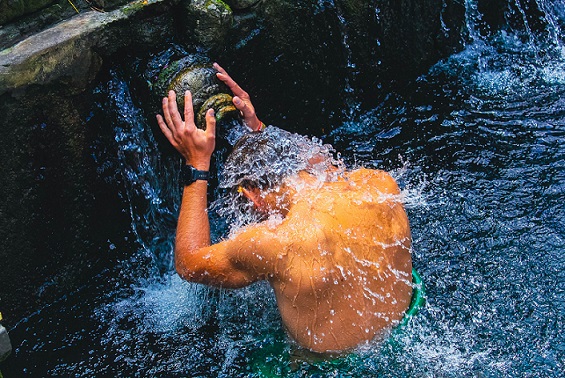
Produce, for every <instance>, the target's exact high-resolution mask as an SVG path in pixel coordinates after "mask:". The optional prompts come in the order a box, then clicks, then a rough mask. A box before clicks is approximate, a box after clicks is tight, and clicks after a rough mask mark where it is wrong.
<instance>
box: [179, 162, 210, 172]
mask: <svg viewBox="0 0 565 378" xmlns="http://www.w3.org/2000/svg"><path fill="white" fill-rule="evenodd" d="M185 164H186V165H191V166H193V167H194V168H196V169H198V170H199V171H209V170H210V161H209V160H208V161H207V162H206V161H188V160H187V161H186V163H185Z"/></svg>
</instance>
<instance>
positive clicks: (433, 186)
mask: <svg viewBox="0 0 565 378" xmlns="http://www.w3.org/2000/svg"><path fill="white" fill-rule="evenodd" d="M547 3H548V4H549V5H552V6H553V7H554V9H553V13H552V16H553V19H552V20H554V22H555V26H554V28H553V29H551V28H549V29H548V32H547V33H546V34H542V35H533V34H531V31H528V30H525V31H522V32H520V31H516V30H508V31H506V32H501V33H498V34H496V35H495V36H493V37H492V38H486V37H482V36H479V35H478V34H475V31H474V30H473V28H472V25H473V24H472V23H471V24H470V28H469V29H470V33H469V40H468V41H467V44H466V47H465V49H464V50H463V51H461V52H460V53H457V54H455V55H453V56H451V57H449V58H448V59H446V60H444V61H441V62H438V63H437V64H436V65H434V66H433V67H432V68H431V69H430V70H429V72H428V73H426V74H425V75H422V76H421V77H420V78H418V79H417V80H415V81H413V82H411V83H409V85H407V86H406V87H404V88H402V89H398V90H396V91H394V92H391V93H389V94H388V95H387V96H385V97H384V98H383V99H382V101H381V102H380V104H379V105H378V106H376V107H373V108H372V109H370V110H362V111H361V110H359V109H362V108H363V107H362V106H357V105H360V104H352V105H351V108H350V109H343V111H344V113H346V114H348V118H347V120H346V121H345V122H343V123H340V124H338V125H332V127H331V128H330V127H327V128H326V130H328V129H330V130H331V131H328V132H327V133H326V134H325V135H320V137H322V139H323V140H324V141H325V142H327V143H331V144H332V145H333V146H334V147H335V148H336V150H338V151H341V154H342V158H343V159H344V160H345V162H346V163H347V164H348V165H349V166H350V167H354V166H366V167H370V168H379V169H386V170H389V171H391V172H392V173H393V175H394V176H395V178H396V179H397V180H398V182H399V184H400V185H401V187H402V188H403V193H404V195H405V199H406V206H407V210H408V214H409V218H410V222H411V226H412V234H413V238H414V243H413V244H414V252H413V260H414V265H415V267H416V269H417V270H418V272H419V273H420V275H421V276H422V278H423V280H424V282H425V285H426V293H427V303H426V306H425V307H424V308H423V310H422V311H421V312H420V313H419V314H418V315H417V316H416V317H415V318H414V319H413V320H412V321H411V322H410V323H409V324H408V327H407V330H406V332H404V333H402V334H401V335H398V336H396V340H395V343H394V345H389V344H387V345H384V346H379V345H375V346H373V347H372V348H368V349H367V350H363V351H360V352H359V354H358V356H359V358H357V359H355V360H354V361H352V362H351V363H344V364H341V365H339V366H333V365H332V366H325V367H323V368H320V367H315V366H309V365H307V364H304V365H300V366H299V367H298V368H297V369H296V370H295V371H294V372H292V373H290V376H295V377H301V376H308V375H309V374H310V375H313V374H318V375H319V376H328V377H340V376H359V377H367V376H370V377H372V376H375V377H376V376H390V377H406V376H446V377H451V376H453V377H460V376H488V377H490V376H492V377H499V376H541V377H547V376H555V377H557V376H562V375H563V373H562V372H563V371H565V336H564V335H565V329H564V328H565V327H564V324H565V273H564V272H565V258H564V257H563V252H564V251H565V223H564V219H565V206H564V205H563V204H564V203H565V45H564V44H563V33H562V31H561V30H563V28H564V27H565V26H564V25H565V11H564V8H563V6H562V4H561V6H560V2H558V1H555V2H547ZM470 16H472V14H471V15H470ZM109 76H110V79H109V80H108V81H107V82H104V83H102V84H101V85H100V86H99V87H98V88H97V89H96V91H98V93H99V94H100V96H101V98H102V97H104V98H107V100H105V103H104V104H100V107H104V108H105V111H106V112H108V113H111V117H112V119H114V122H113V125H114V132H115V134H114V139H113V141H112V143H113V147H112V148H113V149H112V148H108V149H106V150H103V151H101V152H100V153H98V154H95V158H96V159H98V162H99V166H100V174H101V175H102V176H105V177H106V176H107V177H110V178H112V179H115V180H118V181H120V182H121V183H122V193H121V194H122V196H123V198H124V201H125V203H127V204H128V206H127V208H126V209H125V210H126V211H128V212H129V213H130V215H131V218H132V224H131V233H130V235H129V240H128V241H127V243H124V244H123V245H122V244H113V243H112V242H109V245H108V250H109V252H111V251H113V250H114V249H120V248H133V249H131V250H128V251H122V254H123V255H124V257H123V259H121V261H120V263H119V264H118V265H116V266H109V267H107V268H106V269H105V270H103V271H102V272H96V274H95V275H94V277H93V279H92V280H91V282H92V284H90V285H87V286H84V287H82V288H80V289H79V290H77V291H76V292H73V293H69V294H68V295H66V296H64V297H61V298H60V299H59V300H58V301H56V302H54V303H53V304H51V305H50V306H48V307H45V308H42V309H40V310H38V311H37V312H36V313H35V314H33V315H31V316H30V317H28V318H25V319H23V320H21V321H20V322H19V323H18V324H17V325H16V326H15V327H14V328H13V329H12V330H10V333H11V335H12V338H13V339H15V340H21V341H20V342H18V343H17V344H15V345H14V347H15V350H14V355H13V356H12V357H11V358H10V360H9V361H7V362H6V364H5V365H4V366H3V368H2V370H3V373H4V374H5V377H6V378H8V377H12V376H16V377H17V376H23V375H26V374H27V375H30V376H144V377H145V376H191V377H210V376H222V377H236V376H253V372H252V369H251V367H250V361H251V357H252V356H253V355H254V353H256V351H258V350H259V349H260V348H261V347H262V346H265V345H267V344H268V342H269V340H268V335H272V334H275V333H276V332H277V331H278V330H280V322H279V318H278V313H277V310H276V306H275V302H274V298H273V296H272V293H271V290H270V288H269V287H268V285H266V284H261V283H259V284H256V285H253V286H252V287H249V288H246V289H243V290H238V291H224V290H216V289H209V288H206V287H203V286H199V285H196V284H191V283H187V282H183V281H181V280H180V279H179V278H178V277H177V276H176V275H175V274H174V272H173V268H172V255H171V251H172V245H173V241H174V227H175V217H176V212H177V210H178V200H179V197H180V193H179V190H178V187H176V186H175V185H174V184H173V183H174V182H175V177H176V171H177V169H178V165H179V162H178V160H176V159H173V158H164V157H163V154H162V153H161V151H160V147H159V144H158V143H157V142H156V140H155V139H156V138H157V136H155V135H153V133H152V131H151V127H148V125H149V121H148V119H147V115H146V114H145V112H144V111H143V110H142V109H141V107H140V106H139V105H138V104H137V103H136V101H135V99H134V94H133V93H131V92H132V91H131V89H130V87H129V85H128V81H127V80H126V79H124V78H123V77H122V76H121V75H120V73H119V72H112V73H111V74H110V75H109ZM353 90H354V88H353ZM107 153H113V155H112V156H111V157H110V158H106V157H105V154H107ZM212 223H213V228H214V230H213V231H214V237H215V238H218V237H220V236H221V235H222V234H223V233H224V231H225V230H224V225H223V223H222V222H221V220H219V219H217V217H213V218H212Z"/></svg>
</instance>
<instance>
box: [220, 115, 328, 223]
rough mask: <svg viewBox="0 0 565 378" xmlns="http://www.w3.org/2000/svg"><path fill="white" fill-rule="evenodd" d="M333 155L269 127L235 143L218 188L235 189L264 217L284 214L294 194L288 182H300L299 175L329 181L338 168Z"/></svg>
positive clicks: (325, 148) (315, 143) (320, 146)
mask: <svg viewBox="0 0 565 378" xmlns="http://www.w3.org/2000/svg"><path fill="white" fill-rule="evenodd" d="M333 152H334V150H333V148H332V147H331V146H330V145H324V144H322V143H321V142H320V141H319V140H317V139H309V138H307V137H305V136H302V135H299V134H293V133H289V132H288V131H284V130H281V129H279V128H277V127H274V126H269V127H267V128H266V129H265V130H264V131H262V132H254V133H249V134H246V135H244V136H242V137H241V138H240V139H239V140H238V141H237V143H236V144H235V146H234V148H233V151H232V152H231V154H230V155H229V157H228V158H227V160H226V162H225V164H224V167H223V172H222V175H221V181H220V187H223V188H230V189H235V190H237V189H238V190H239V193H241V194H243V195H245V196H246V197H247V198H248V199H249V200H251V201H252V202H253V204H254V205H255V208H256V209H258V210H260V211H262V212H263V213H268V212H269V211H272V210H281V211H284V207H285V205H287V204H288V201H289V200H290V198H291V197H292V194H293V193H294V188H292V184H290V181H289V180H290V179H291V178H299V175H298V174H299V172H305V173H308V174H309V175H312V176H313V177H316V178H317V179H319V180H320V181H327V180H331V177H328V175H329V174H335V172H336V165H337V164H338V163H337V162H336V160H335V159H334V158H333ZM263 205H264V206H263Z"/></svg>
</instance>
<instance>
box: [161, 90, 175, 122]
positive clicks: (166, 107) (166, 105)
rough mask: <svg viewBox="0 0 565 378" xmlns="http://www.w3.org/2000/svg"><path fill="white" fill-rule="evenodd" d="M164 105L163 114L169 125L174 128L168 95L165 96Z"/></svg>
mask: <svg viewBox="0 0 565 378" xmlns="http://www.w3.org/2000/svg"><path fill="white" fill-rule="evenodd" d="M162 107H163V116H164V118H165V122H167V127H169V129H171V130H172V128H173V127H174V125H173V120H172V119H171V114H170V113H169V99H168V98H167V97H164V98H163V102H162Z"/></svg>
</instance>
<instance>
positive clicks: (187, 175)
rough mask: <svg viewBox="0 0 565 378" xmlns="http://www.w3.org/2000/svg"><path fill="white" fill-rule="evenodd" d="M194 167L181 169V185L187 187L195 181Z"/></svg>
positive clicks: (184, 166) (187, 166)
mask: <svg viewBox="0 0 565 378" xmlns="http://www.w3.org/2000/svg"><path fill="white" fill-rule="evenodd" d="M194 171H195V169H194V167H193V166H192V165H183V166H182V168H181V183H182V184H183V185H184V186H186V185H190V184H192V183H193V182H194V181H195V180H194Z"/></svg>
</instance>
